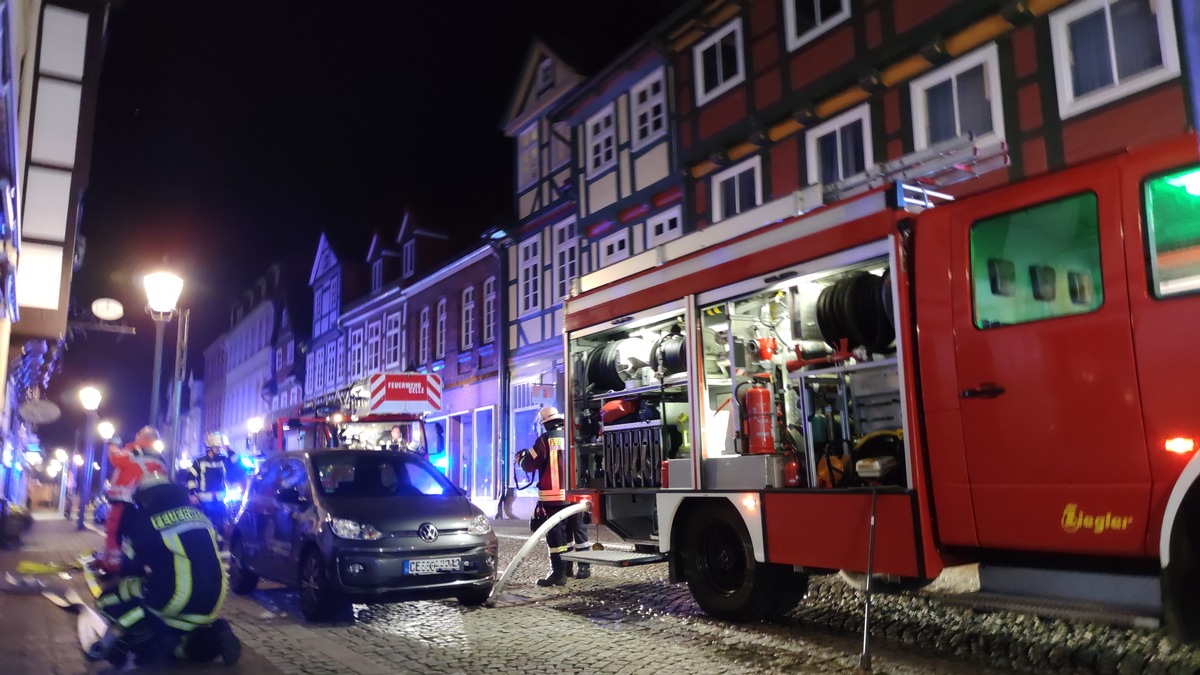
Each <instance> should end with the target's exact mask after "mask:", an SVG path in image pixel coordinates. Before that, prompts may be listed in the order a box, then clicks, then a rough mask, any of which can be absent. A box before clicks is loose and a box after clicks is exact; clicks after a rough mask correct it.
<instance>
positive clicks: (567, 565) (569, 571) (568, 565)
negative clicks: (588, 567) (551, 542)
mask: <svg viewBox="0 0 1200 675" xmlns="http://www.w3.org/2000/svg"><path fill="white" fill-rule="evenodd" d="M563 576H564V577H567V578H568V579H570V578H574V577H575V563H573V562H571V561H570V560H564V561H563Z"/></svg>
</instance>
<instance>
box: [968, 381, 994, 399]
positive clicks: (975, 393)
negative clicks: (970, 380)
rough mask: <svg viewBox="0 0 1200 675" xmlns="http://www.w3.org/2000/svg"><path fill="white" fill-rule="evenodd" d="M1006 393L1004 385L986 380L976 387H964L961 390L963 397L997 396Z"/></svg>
mask: <svg viewBox="0 0 1200 675" xmlns="http://www.w3.org/2000/svg"><path fill="white" fill-rule="evenodd" d="M1003 393H1004V387H1001V386H999V385H997V384H992V383H991V382H984V383H983V384H981V385H979V386H978V387H976V388H975V389H963V390H962V391H961V392H959V396H961V397H962V398H996V397H997V396H999V395H1000V394H1003Z"/></svg>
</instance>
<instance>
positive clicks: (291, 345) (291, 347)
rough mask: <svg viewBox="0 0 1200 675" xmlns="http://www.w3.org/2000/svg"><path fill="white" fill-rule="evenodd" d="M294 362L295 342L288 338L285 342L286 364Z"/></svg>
mask: <svg viewBox="0 0 1200 675" xmlns="http://www.w3.org/2000/svg"><path fill="white" fill-rule="evenodd" d="M295 362H296V342H295V341H294V340H288V343H287V364H288V365H289V366H290V365H292V364H293V363H295Z"/></svg>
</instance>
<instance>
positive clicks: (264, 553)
mask: <svg viewBox="0 0 1200 675" xmlns="http://www.w3.org/2000/svg"><path fill="white" fill-rule="evenodd" d="M496 548H497V546H496V534H495V533H494V532H492V526H491V523H490V522H489V521H488V518H487V516H485V515H484V514H483V512H481V511H480V510H479V509H478V508H477V507H476V506H475V505H473V504H472V503H471V502H470V501H469V500H468V499H467V497H466V496H465V495H464V494H463V493H462V492H461V491H460V490H459V489H458V488H456V487H455V486H454V485H453V484H452V483H451V482H450V481H449V480H447V479H446V477H445V476H443V475H442V474H441V472H439V471H438V470H437V468H436V467H434V466H433V465H432V464H430V463H429V462H428V461H426V460H425V459H423V458H421V457H419V456H417V455H413V454H409V453H403V452H391V451H381V450H311V451H301V452H289V453H283V454H281V455H277V456H275V457H272V458H271V459H269V460H267V461H266V462H264V463H263V464H262V466H261V467H260V468H259V471H258V473H256V474H255V475H254V477H253V479H252V480H251V482H250V487H249V490H247V492H246V495H245V497H244V498H243V501H242V503H241V505H240V508H239V510H238V514H237V517H236V522H235V523H234V526H233V532H232V535H231V538H230V542H229V581H230V586H231V587H232V588H233V590H234V592H235V593H250V592H251V591H253V590H254V588H255V586H256V585H257V583H258V580H259V578H263V579H269V580H271V581H277V582H279V583H282V584H285V585H288V586H298V587H299V589H300V610H301V612H302V613H303V614H304V618H305V619H307V620H309V621H320V620H322V619H325V618H328V617H329V616H330V615H331V614H333V613H334V612H335V611H337V610H338V609H339V608H340V607H343V606H345V605H346V604H347V603H349V602H351V601H353V602H381V601H382V602H387V601H392V600H403V599H411V598H441V597H456V598H458V600H459V602H462V603H463V604H468V605H478V604H481V603H483V602H484V601H485V600H487V597H488V594H489V593H491V590H492V584H493V583H494V582H495V579H496Z"/></svg>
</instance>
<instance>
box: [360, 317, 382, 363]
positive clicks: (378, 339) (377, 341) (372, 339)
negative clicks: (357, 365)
mask: <svg viewBox="0 0 1200 675" xmlns="http://www.w3.org/2000/svg"><path fill="white" fill-rule="evenodd" d="M382 324H383V322H382V321H372V322H370V323H368V324H367V352H366V354H367V356H366V358H365V359H363V362H364V363H363V368H364V369H366V373H367V374H368V375H374V374H375V373H379V372H382V367H381V365H380V364H381V360H382V358H383V325H382Z"/></svg>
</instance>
